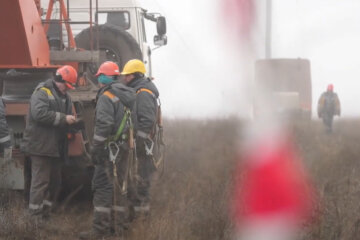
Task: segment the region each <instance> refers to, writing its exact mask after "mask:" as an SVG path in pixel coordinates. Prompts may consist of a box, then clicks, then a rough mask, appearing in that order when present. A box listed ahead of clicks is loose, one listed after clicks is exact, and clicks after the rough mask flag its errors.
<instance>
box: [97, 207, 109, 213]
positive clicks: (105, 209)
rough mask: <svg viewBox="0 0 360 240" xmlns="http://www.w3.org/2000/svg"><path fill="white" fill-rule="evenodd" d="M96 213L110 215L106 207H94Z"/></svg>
mask: <svg viewBox="0 0 360 240" xmlns="http://www.w3.org/2000/svg"><path fill="white" fill-rule="evenodd" d="M94 209H95V211H96V212H101V213H111V208H107V207H94Z"/></svg>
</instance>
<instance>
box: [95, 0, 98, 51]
mask: <svg viewBox="0 0 360 240" xmlns="http://www.w3.org/2000/svg"><path fill="white" fill-rule="evenodd" d="M98 12H99V1H98V0H96V13H95V14H98ZM95 22H96V36H97V37H96V50H99V16H98V17H97V18H95Z"/></svg>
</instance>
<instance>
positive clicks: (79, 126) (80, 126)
mask: <svg viewBox="0 0 360 240" xmlns="http://www.w3.org/2000/svg"><path fill="white" fill-rule="evenodd" d="M84 129H85V122H84V120H82V119H76V121H75V123H74V124H72V125H71V126H70V132H73V133H76V132H78V131H80V130H84Z"/></svg>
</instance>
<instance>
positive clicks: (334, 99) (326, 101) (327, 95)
mask: <svg viewBox="0 0 360 240" xmlns="http://www.w3.org/2000/svg"><path fill="white" fill-rule="evenodd" d="M340 113H341V109H340V100H339V97H338V95H337V94H336V93H335V92H334V85H333V84H329V85H328V87H327V91H326V92H324V93H323V94H321V96H320V99H319V102H318V116H319V118H322V120H323V122H324V124H325V127H326V131H327V132H328V133H331V132H332V124H333V119H334V116H336V115H337V116H340Z"/></svg>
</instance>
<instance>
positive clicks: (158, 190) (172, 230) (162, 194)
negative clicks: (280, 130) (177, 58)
mask: <svg viewBox="0 0 360 240" xmlns="http://www.w3.org/2000/svg"><path fill="white" fill-rule="evenodd" d="M241 126H242V124H240V121H238V120H236V119H228V120H208V121H193V120H171V121H166V124H165V127H166V131H165V133H166V140H167V145H168V147H167V152H166V159H167V161H166V171H165V173H164V175H163V176H162V178H161V179H159V180H156V181H155V182H154V184H153V187H152V191H151V194H152V210H151V215H150V217H148V218H147V219H145V220H144V219H143V220H138V221H136V222H134V223H133V224H132V225H131V229H130V230H129V231H128V232H127V238H126V239H128V240H140V239H141V240H144V239H146V240H185V239H186V240H205V239H206V240H208V239H214V240H225V239H226V240H227V239H231V238H232V234H231V232H232V226H231V223H230V221H229V217H228V195H229V190H230V186H231V184H230V183H231V176H232V171H233V169H234V166H235V164H236V158H235V152H236V146H237V144H236V139H237V136H238V129H241ZM295 133H296V134H295V136H296V145H297V147H298V149H299V152H300V153H301V154H302V156H303V158H304V162H305V166H306V167H307V169H308V171H309V175H310V176H311V178H312V179H313V182H314V185H315V187H316V189H317V192H318V196H319V199H320V204H319V205H318V206H317V208H316V214H314V216H316V217H315V218H314V220H313V222H312V224H311V225H309V226H307V227H306V228H305V229H304V232H305V234H304V236H303V239H304V240H305V239H306V240H307V239H321V240H332V239H334V240H335V239H343V240H345V239H349V240H350V239H360V237H359V236H360V214H359V212H360V147H359V146H360V120H347V121H341V122H336V124H335V132H334V133H333V134H330V135H329V134H326V133H325V132H324V129H323V126H322V125H321V123H320V122H316V121H314V122H308V123H301V124H299V125H298V126H297V127H296V131H295ZM91 217H92V206H91V201H84V200H83V201H80V202H79V201H73V202H71V203H70V204H69V205H68V206H67V207H66V208H65V209H63V210H62V211H59V212H58V213H57V214H56V215H54V216H53V217H52V218H51V220H50V221H49V223H48V224H46V225H45V226H42V227H39V226H38V225H37V224H36V223H34V222H32V221H29V218H28V217H27V215H26V211H25V208H24V203H23V201H22V195H21V193H19V192H8V191H2V192H1V193H0V239H28V240H30V239H50V240H55V239H67V240H71V239H77V236H78V233H79V232H80V231H83V230H87V229H88V228H89V227H90V226H91V220H92V219H91ZM113 239H116V238H113Z"/></svg>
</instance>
